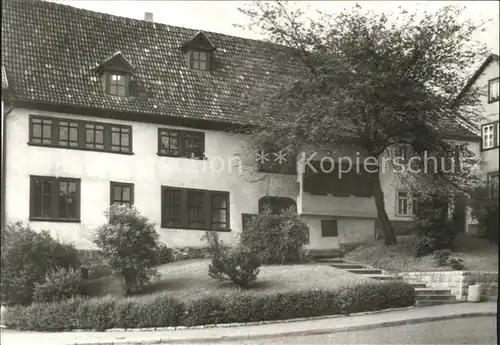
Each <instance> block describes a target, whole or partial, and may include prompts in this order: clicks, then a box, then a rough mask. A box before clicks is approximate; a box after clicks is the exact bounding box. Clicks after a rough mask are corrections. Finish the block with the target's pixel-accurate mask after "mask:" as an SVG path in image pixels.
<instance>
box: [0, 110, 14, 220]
mask: <svg viewBox="0 0 500 345" xmlns="http://www.w3.org/2000/svg"><path fill="white" fill-rule="evenodd" d="M12 110H14V105H12V106H11V107H10V109H8V110H7V111H6V112H5V113H4V108H3V100H2V165H1V169H2V173H1V175H2V176H1V177H2V187H1V210H0V212H1V213H0V218H1V228H2V229H5V225H6V218H7V212H6V206H5V196H6V193H5V190H6V180H5V177H6V174H5V167H6V163H7V147H6V145H7V137H6V134H7V129H6V127H7V120H6V119H7V115H9V114H10V113H11V112H12Z"/></svg>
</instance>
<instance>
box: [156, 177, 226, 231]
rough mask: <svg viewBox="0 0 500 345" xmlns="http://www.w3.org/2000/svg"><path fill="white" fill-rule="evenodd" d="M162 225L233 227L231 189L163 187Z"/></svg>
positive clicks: (197, 227)
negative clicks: (230, 218)
mask: <svg viewBox="0 0 500 345" xmlns="http://www.w3.org/2000/svg"><path fill="white" fill-rule="evenodd" d="M161 224H162V227H166V228H183V229H196V230H225V231H229V230H230V228H229V193H228V192H218V191H209V190H198V189H186V188H173V187H165V186H163V187H162V219H161Z"/></svg>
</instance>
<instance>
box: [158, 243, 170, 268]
mask: <svg viewBox="0 0 500 345" xmlns="http://www.w3.org/2000/svg"><path fill="white" fill-rule="evenodd" d="M157 255H158V264H159V265H163V264H168V263H169V262H172V261H174V254H173V251H172V249H170V248H168V247H167V245H166V244H164V243H161V244H160V245H159V247H158V252H157Z"/></svg>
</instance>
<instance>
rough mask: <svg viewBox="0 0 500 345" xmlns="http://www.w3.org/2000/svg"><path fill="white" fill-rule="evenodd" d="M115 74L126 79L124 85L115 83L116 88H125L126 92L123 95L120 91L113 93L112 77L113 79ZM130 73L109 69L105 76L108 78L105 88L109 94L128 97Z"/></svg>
mask: <svg viewBox="0 0 500 345" xmlns="http://www.w3.org/2000/svg"><path fill="white" fill-rule="evenodd" d="M113 76H120V77H123V79H124V85H123V86H122V85H118V84H116V83H115V84H113V85H114V86H115V87H116V90H118V87H123V89H124V94H123V95H119V94H118V93H111V86H113V85H112V81H113V80H112V79H113ZM129 77H130V76H129V74H128V73H123V72H115V71H108V72H106V76H105V79H106V88H105V92H106V94H107V95H109V96H115V97H128V96H129V94H130V93H129V81H130V79H129Z"/></svg>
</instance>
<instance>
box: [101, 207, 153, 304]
mask: <svg viewBox="0 0 500 345" xmlns="http://www.w3.org/2000/svg"><path fill="white" fill-rule="evenodd" d="M106 216H107V218H108V222H107V223H106V224H104V225H102V226H100V227H99V228H98V229H97V231H96V235H95V238H94V243H95V244H96V245H97V247H98V248H99V249H100V250H101V251H102V255H103V258H104V261H105V262H106V264H107V265H108V266H109V268H110V269H111V270H112V271H113V272H114V273H115V274H116V275H117V276H118V277H120V278H121V280H122V284H123V290H124V293H125V294H126V295H130V294H133V293H136V292H138V291H140V290H142V288H143V287H144V286H145V285H146V284H147V283H149V281H150V280H151V278H153V277H155V276H157V275H158V270H157V268H156V265H157V264H158V251H159V249H160V242H159V240H158V238H159V236H158V233H157V232H156V230H155V225H154V224H153V223H151V222H149V221H148V219H147V218H146V217H144V216H142V215H141V214H140V213H139V211H137V210H136V209H135V208H133V207H128V206H122V205H113V206H111V207H110V210H109V212H108V213H107V214H106Z"/></svg>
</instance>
